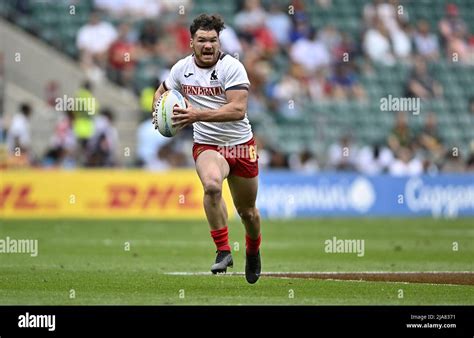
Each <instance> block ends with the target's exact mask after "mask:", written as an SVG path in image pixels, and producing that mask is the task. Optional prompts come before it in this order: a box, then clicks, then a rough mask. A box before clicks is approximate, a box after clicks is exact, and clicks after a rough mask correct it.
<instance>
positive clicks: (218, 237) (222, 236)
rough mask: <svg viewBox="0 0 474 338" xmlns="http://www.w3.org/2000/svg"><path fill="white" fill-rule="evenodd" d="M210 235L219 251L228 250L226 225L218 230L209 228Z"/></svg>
mask: <svg viewBox="0 0 474 338" xmlns="http://www.w3.org/2000/svg"><path fill="white" fill-rule="evenodd" d="M211 236H212V239H213V240H214V243H215V244H216V248H217V250H219V251H230V245H229V231H228V229H227V227H224V228H222V229H218V230H211Z"/></svg>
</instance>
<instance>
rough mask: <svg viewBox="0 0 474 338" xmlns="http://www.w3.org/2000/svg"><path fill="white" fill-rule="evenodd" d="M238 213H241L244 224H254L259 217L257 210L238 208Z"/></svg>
mask: <svg viewBox="0 0 474 338" xmlns="http://www.w3.org/2000/svg"><path fill="white" fill-rule="evenodd" d="M237 212H238V213H239V216H240V218H241V219H242V221H243V222H244V223H254V222H255V221H256V220H257V218H258V217H259V215H258V210H257V208H255V207H253V208H238V209H237Z"/></svg>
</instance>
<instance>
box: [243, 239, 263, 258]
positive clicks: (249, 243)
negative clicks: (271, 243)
mask: <svg viewBox="0 0 474 338" xmlns="http://www.w3.org/2000/svg"><path fill="white" fill-rule="evenodd" d="M261 241H262V234H259V235H258V238H257V239H252V238H250V237H249V235H245V244H246V252H247V255H252V256H255V255H256V254H257V253H258V250H259V248H260V242H261Z"/></svg>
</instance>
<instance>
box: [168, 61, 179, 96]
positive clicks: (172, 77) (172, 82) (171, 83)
mask: <svg viewBox="0 0 474 338" xmlns="http://www.w3.org/2000/svg"><path fill="white" fill-rule="evenodd" d="M182 63H183V62H182V61H179V62H177V63H176V64H175V65H174V66H173V67H171V70H170V73H169V74H168V77H167V78H166V80H165V81H164V85H165V87H166V88H165V89H166V90H170V89H175V90H178V91H179V90H181V81H180V80H179V75H180V74H181V73H182V71H181V68H182V67H181V65H182Z"/></svg>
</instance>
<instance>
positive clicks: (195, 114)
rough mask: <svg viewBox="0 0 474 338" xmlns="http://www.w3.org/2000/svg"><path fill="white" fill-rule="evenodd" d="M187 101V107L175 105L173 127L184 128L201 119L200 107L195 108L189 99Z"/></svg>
mask: <svg viewBox="0 0 474 338" xmlns="http://www.w3.org/2000/svg"><path fill="white" fill-rule="evenodd" d="M184 99H185V101H186V106H187V107H186V108H179V107H174V109H173V113H174V114H173V116H172V117H171V119H172V120H173V127H177V128H179V129H183V128H185V127H187V126H189V125H190V124H193V123H194V122H196V121H199V109H196V108H194V107H193V106H192V105H191V103H189V101H188V99H186V98H184Z"/></svg>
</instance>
